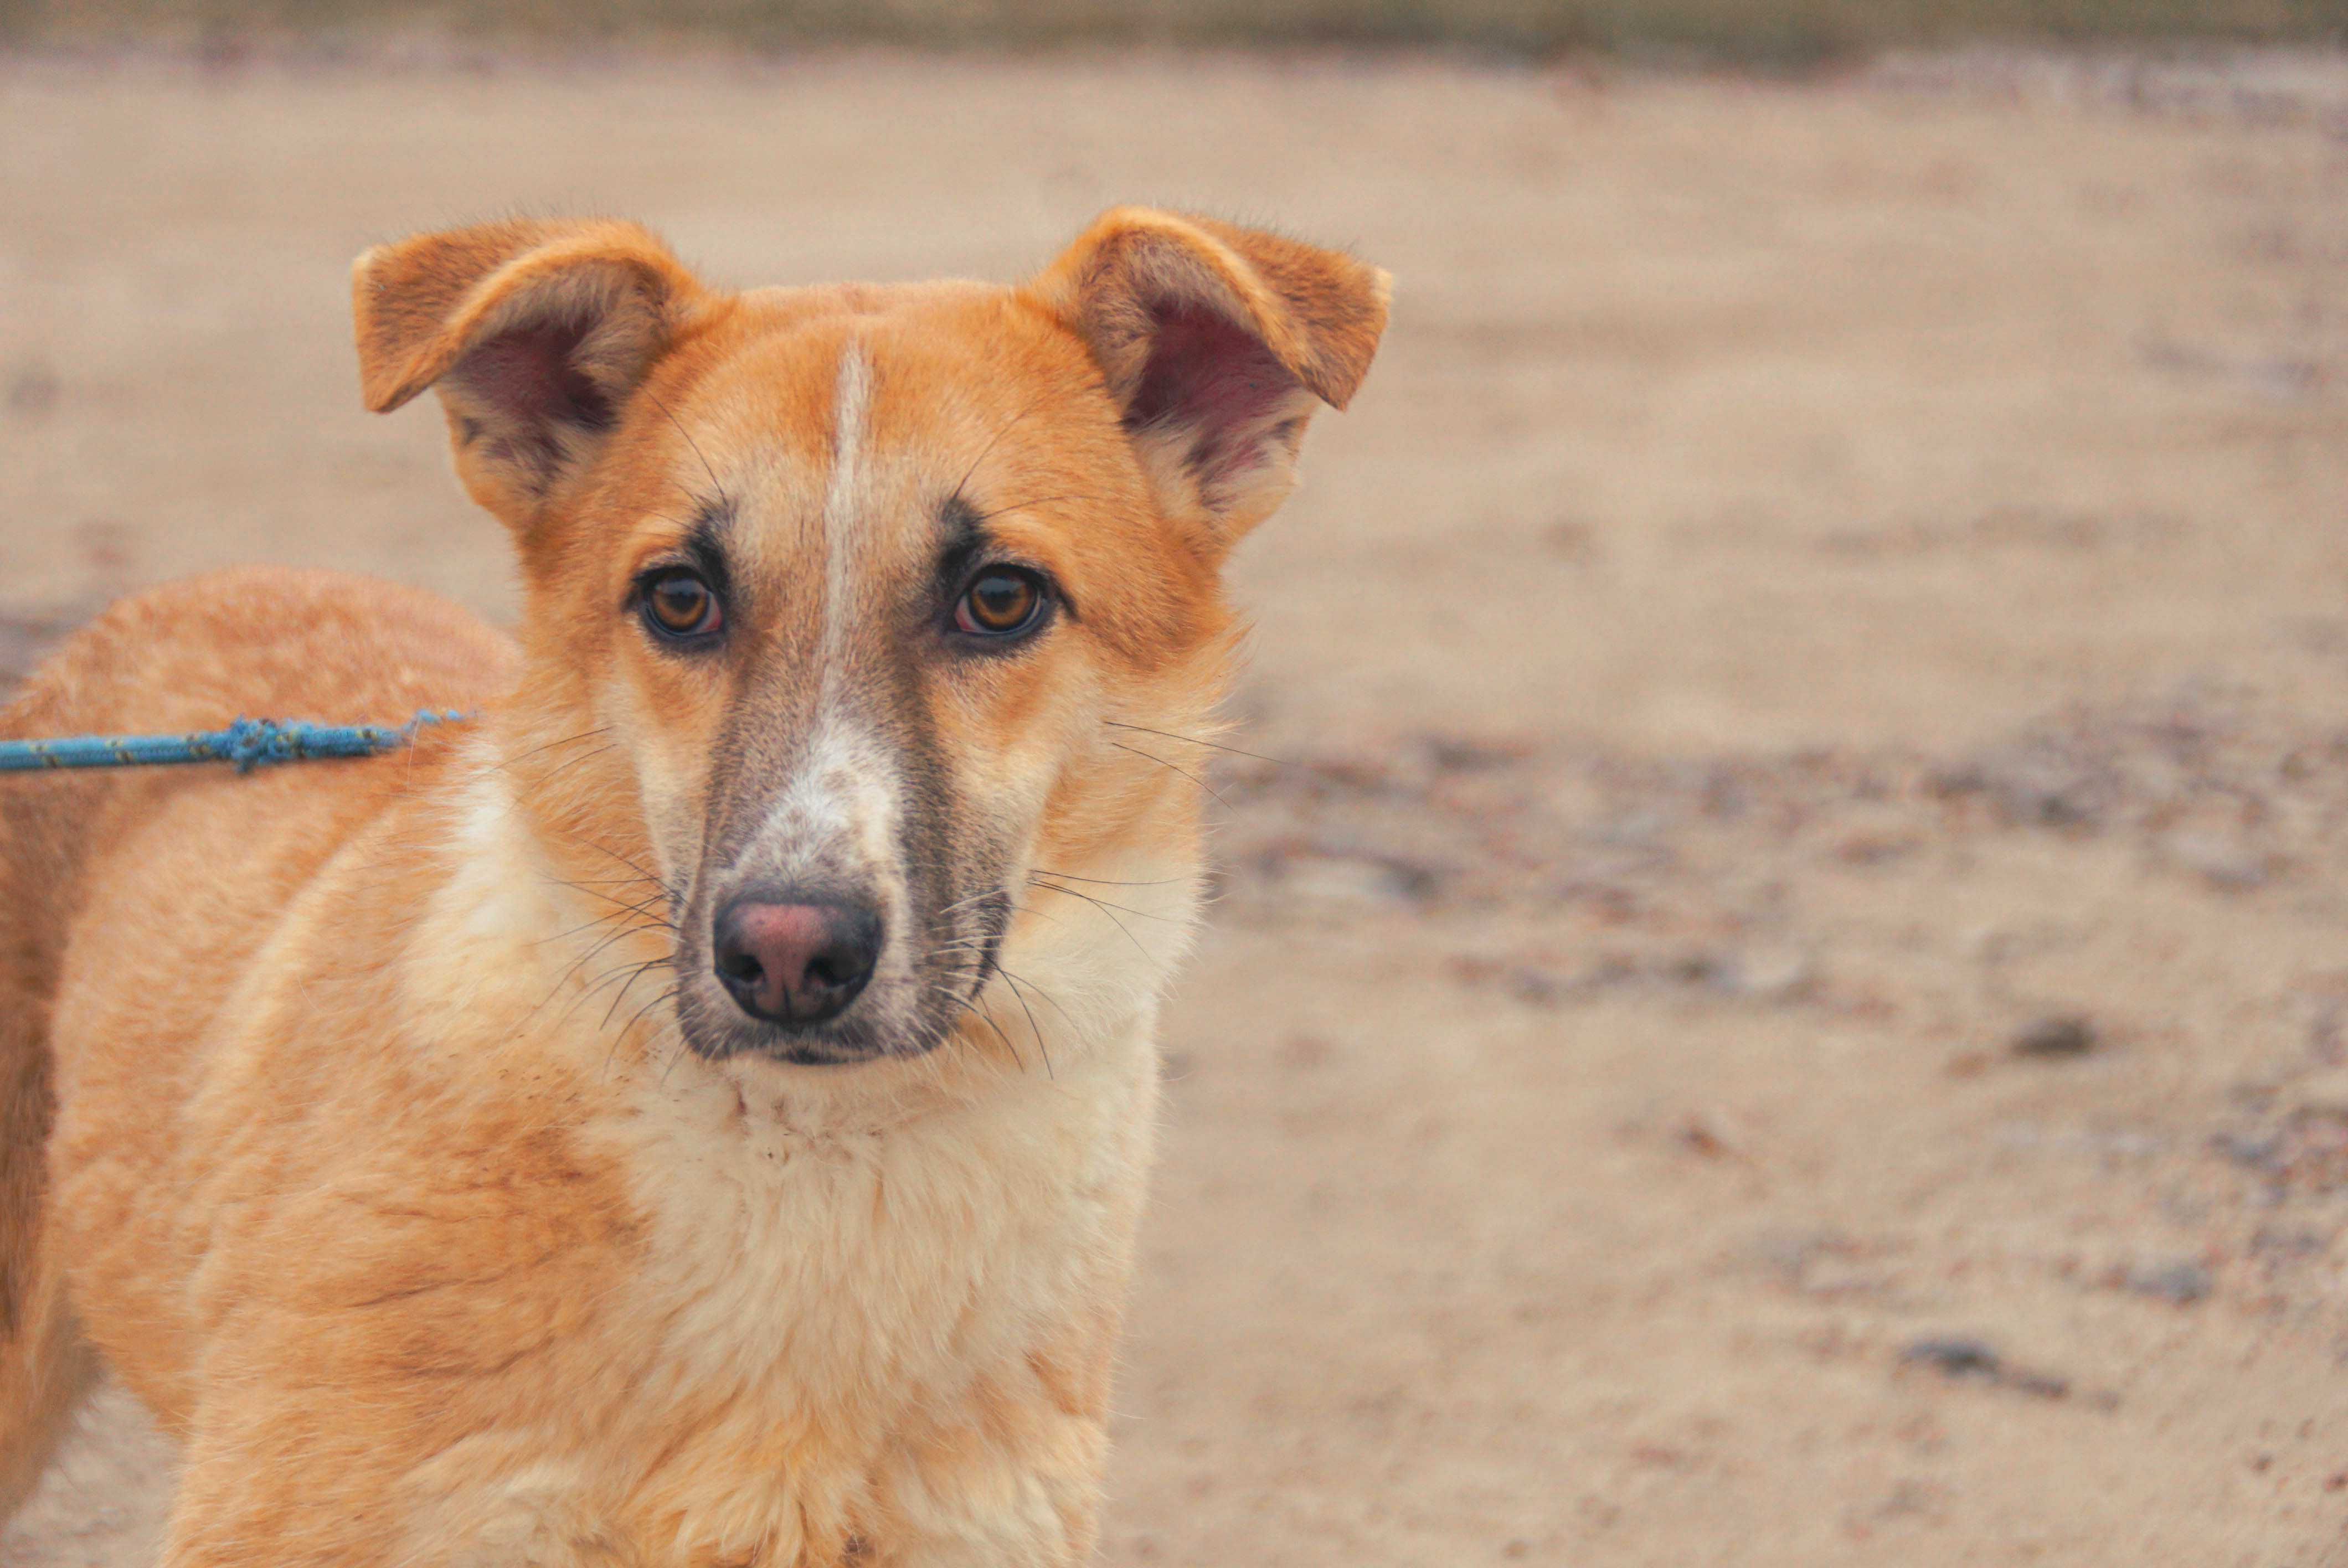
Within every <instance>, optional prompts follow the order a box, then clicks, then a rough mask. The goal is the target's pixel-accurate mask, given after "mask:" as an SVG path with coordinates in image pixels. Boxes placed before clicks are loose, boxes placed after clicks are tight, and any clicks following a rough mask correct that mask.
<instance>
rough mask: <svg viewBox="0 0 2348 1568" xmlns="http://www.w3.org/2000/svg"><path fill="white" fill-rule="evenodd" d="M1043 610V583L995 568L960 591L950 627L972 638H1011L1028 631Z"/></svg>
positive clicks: (1019, 573)
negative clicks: (966, 633)
mask: <svg viewBox="0 0 2348 1568" xmlns="http://www.w3.org/2000/svg"><path fill="white" fill-rule="evenodd" d="M1043 610H1044V588H1043V584H1042V583H1041V582H1040V581H1038V580H1037V579H1036V578H1035V575H1034V574H1033V573H1030V572H1024V571H1013V570H1011V569H1008V568H1004V567H997V568H995V569H993V570H990V571H984V572H981V573H980V574H979V576H978V578H977V579H976V580H975V581H973V583H972V584H971V585H970V587H968V588H967V589H963V596H962V602H961V603H959V604H957V605H955V606H954V626H955V628H956V630H961V631H965V632H968V633H970V634H971V635H973V636H974V637H1014V636H1017V635H1018V634H1019V633H1020V632H1023V631H1025V630H1029V629H1030V628H1032V627H1033V626H1034V625H1035V623H1036V621H1037V620H1039V619H1040V618H1041V616H1042V614H1043Z"/></svg>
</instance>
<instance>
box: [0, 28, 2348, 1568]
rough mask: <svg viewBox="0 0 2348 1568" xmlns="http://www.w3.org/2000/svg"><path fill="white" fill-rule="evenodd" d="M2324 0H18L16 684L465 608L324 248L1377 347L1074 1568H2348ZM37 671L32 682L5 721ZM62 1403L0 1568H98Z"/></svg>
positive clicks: (140, 1436)
mask: <svg viewBox="0 0 2348 1568" xmlns="http://www.w3.org/2000/svg"><path fill="white" fill-rule="evenodd" d="M2343 38H2348V4H2343V0H2199V3H2194V0H2044V3H2037V4H2033V3H2026V0H1614V3H1601V0H1586V3H1578V0H1246V3H1242V0H1146V3H1144V4H1138V5H1127V6H1118V7H1114V8H1112V7H1107V6H1102V5H1085V4H1079V3H1078V0H889V3H883V4H877V5H854V4H850V3H849V0H808V3H804V4H790V3H776V4H757V3H754V0H738V3H736V0H675V3H674V4H666V5H629V4H623V3H622V0H570V3H562V0H522V3H520V4H514V5H492V4H489V0H455V3H452V4H448V5H406V4H400V3H397V0H317V3H314V4H301V3H297V0H70V3H67V0H0V210H5V212H6V213H7V215H8V216H7V220H6V222H5V224H0V671H14V670H21V668H22V667H23V666H24V663H25V661H26V660H28V659H30V658H32V657H33V656H35V654H36V651H37V650H38V649H39V648H40V647H41V646H43V645H45V644H46V642H47V641H51V640H53V639H54V638H55V637H56V636H57V635H59V634H60V633H61V632H62V631H63V630H66V629H67V628H69V627H70V626H71V625H73V624H74V623H75V622H76V621H77V620H79V619H80V618H82V617H84V616H86V615H87V614H88V613H89V612H90V611H91V610H92V609H93V608H94V607H95V606H97V605H98V604H99V603H101V602H103V601H104V600H106V599H107V598H108V597H109V596H111V595H114V594H117V593H119V592H122V591H125V590H127V589H133V588H137V587H139V586H143V585H145V584H148V583H150V582H153V581H156V580H159V579H165V578H169V577H172V576H177V575H180V574H182V573H186V572H190V571H194V570H198V569H204V568H208V567H211V566H215V565H220V564H224V563H228V562H232V561H240V560H251V559H272V560H283V561H295V562H304V563H319V564H332V565H336V566H343V567H348V568H352V569H359V570H364V571H369V572H376V573H380V574H383V575H386V576H389V577H394V578H397V579H403V580H406V581H409V582H414V583H417V584H421V585H423V586H425V587H428V588H431V589H437V590H438V591H440V592H443V593H446V594H448V595H451V596H453V597H455V598H457V599H458V600H463V601H464V602H466V603H468V604H470V605H473V606H475V607H477V608H479V610H482V611H484V612H485V613H487V614H489V615H490V616H492V617H496V618H499V619H510V616H511V613H512V606H513V597H512V574H511V570H510V564H509V561H508V559H507V555H506V550H505V546H504V542H503V539H502V537H501V535H500V533H499V529H498V528H497V527H496V526H495V525H494V524H493V523H491V522H489V520H488V519H487V518H484V517H482V516H479V514H477V513H475V512H473V511H472V510H471V509H470V508H469V506H468V505H467V504H466V503H465V501H464V500H463V498H462V497H461V496H460V495H459V493H458V489H457V487H456V486H455V484H454V482H453V481H452V479H451V478H450V477H449V475H448V463H447V459H446V456H444V446H443V437H442V434H441V431H440V427H439V421H438V417H437V415H434V414H433V413H432V412H431V411H429V410H428V409H415V410H410V411H408V412H407V413H404V414H402V415H397V416H395V417H392V418H388V419H375V418H370V417H369V416H367V415H364V414H363V413H362V412H361V411H360V408H359V404H358V396H357V386H356V375H355V367H354V364H353V362H352V355H351V351H350V347H349V327H348V323H347V319H346V312H347V281H346V280H347V271H346V269H347V266H348V262H349V261H350V259H351V257H352V256H353V255H354V254H355V253H356V252H357V251H359V250H361V249H362V248H363V247H365V246H366V245H368V244H370V243H373V242H375V241H379V240H383V239H386V238H390V237H393V236H396V235H398V234H400V233H403V232H406V231H411V230H415V229H419V228H428V227H435V226H442V225H447V224H451V223H456V222H461V221H466V220H473V219H477V218H481V217H485V216H490V215H496V214H499V213H505V212H510V211H514V210H526V211H531V212H559V211H572V210H594V211H607V212H616V213H623V214H627V215H631V216H635V217H640V218H642V219H644V220H647V221H649V222H651V223H652V224H654V226H655V227H657V228H659V229H660V230H662V231H664V232H665V233H666V234H667V235H668V236H669V238H670V239H671V240H672V241H674V242H675V245H676V246H677V248H678V249H679V251H681V252H682V253H683V254H684V255H685V257H686V258H687V259H688V260H690V261H693V262H694V263H695V264H696V265H697V266H699V267H701V268H702V269H704V270H705V272H706V273H707V274H708V275H710V276H711V277H713V278H715V279H716V280H718V281H720V282H729V283H738V284H753V283H766V282H811V281H819V280H829V279H836V278H840V277H866V278H877V279H896V278H911V277H921V276H927V275H932V274H936V273H941V272H948V273H962V274H969V275H975V276H981V277H989V278H1001V279H1009V278H1014V277H1017V276H1020V275H1022V274H1023V273H1025V272H1028V271H1030V270H1032V269H1034V268H1035V267H1037V266H1040V265H1041V264H1042V263H1043V262H1045V261H1046V260H1048V259H1049V258H1050V257H1051V256H1052V254H1053V253H1054V252H1055V251H1056V250H1057V248H1058V247H1059V246H1060V245H1062V244H1064V243H1065V242H1066V241H1067V240H1068V239H1069V238H1071V237H1072V236H1073V235H1074V234H1075V233H1076V231H1077V230H1078V229H1079V228H1080V227H1081V226H1082V225H1083V224H1084V222H1085V221H1086V220H1087V219H1088V218H1089V217H1091V216H1092V214H1093V213H1094V212H1096V211H1097V210H1099V209H1101V208H1103V207H1105V206H1107V205H1110V204H1112V203H1115V202H1120V201H1136V200H1138V201H1149V202H1156V203H1160V204H1165V205H1172V206H1180V207H1190V208H1196V209H1200V210H1206V211H1210V212H1213V213H1218V214H1222V215H1226V216H1231V217H1236V218H1240V219H1242V220H1257V221H1264V222H1269V223H1273V224H1276V225H1279V226H1281V227H1282V228H1285V229H1287V230H1289V231H1293V232H1295V233H1298V234H1300V235H1302V236H1304V237H1308V238H1312V239H1315V240H1319V241H1324V242H1329V243H1334V244H1339V245H1344V246H1349V247H1352V248H1354V249H1356V250H1357V251H1359V252H1360V253H1362V254H1364V255H1365V256H1367V257H1369V258H1370V259H1372V260H1375V261H1378V262H1379V263H1381V264H1383V265H1385V266H1386V267H1388V268H1390V269H1391V270H1392V271H1393V272H1395V275H1396V279H1397V293H1396V307H1395V321H1394V327H1393V331H1392V333H1391V335H1390V336H1389V338H1388V340H1387V343H1386V345H1385V350H1384V352H1383V353H1382V354H1381V356H1380V359H1379V362H1378V365H1377V368H1376V369H1375V372H1374V373H1373V374H1372V376H1371V379H1370V381H1369V384H1368V385H1367V387H1366V389H1365V392H1364V393H1363V395H1362V396H1361V397H1360V399H1359V400H1358V402H1357V403H1356V404H1355V405H1354V408H1353V410H1352V411H1350V412H1349V413H1347V414H1345V415H1342V416H1334V415H1324V416H1323V419H1321V420H1320V421H1319V422H1318V423H1317V425H1316V426H1315V428H1314V431H1313V436H1312V437H1311V439H1310V440H1309V442H1308V444H1307V451H1306V456H1305V466H1304V471H1305V487H1304V489H1303V492H1302V493H1301V495H1300V496H1299V497H1298V498H1297V499H1296V500H1295V501H1294V502H1293V503H1292V505H1291V506H1290V507H1289V508H1288V509H1287V511H1286V512H1285V513H1284V514H1283V515H1282V517H1280V518H1277V519H1276V520H1275V521H1274V522H1273V523H1272V524H1271V525H1270V526H1268V527H1267V528H1264V529H1263V530H1262V532H1261V533H1260V534H1259V535H1258V536H1257V537H1256V538H1253V539H1251V541H1250V543H1249V544H1248V546H1247V547H1246V548H1245V550H1244V552H1243V554H1242V557H1241V560H1240V562H1239V565H1238V568H1237V579H1238V580H1237V585H1236V590H1237V592H1238V594H1239V596H1240V598H1241V600H1243V602H1244V603H1245V605H1246V606H1247V607H1248V609H1249V610H1250V612H1251V614H1252V615H1253V616H1254V618H1255V619H1256V620H1257V621H1258V623H1259V628H1260V629H1259V631H1258V633H1257V635H1256V638H1255V641H1254V645H1253V660H1252V663H1251V669H1250V672H1249V675H1248V678H1247V681H1246V683H1245V685H1244V688H1243V690H1242V692H1241V695H1240V698H1239V700H1238V709H1239V714H1240V717H1241V719H1242V720H1243V721H1244V723H1245V726H1246V733H1245V736H1244V737H1243V738H1241V739H1240V740H1239V743H1240V744H1241V745H1243V746H1245V747H1246V748H1247V749H1248V750H1250V751H1251V752H1258V753H1263V755H1264V756H1265V757H1267V758H1278V759H1280V760H1279V761H1278V762H1276V763H1275V762H1270V761H1255V760H1251V759H1248V758H1235V759H1230V760H1229V765H1227V766H1224V767H1222V768H1220V770H1219V775H1220V776H1218V777H1217V778H1216V779H1215V780H1214V784H1215V787H1216V789H1217V791H1218V793H1219V795H1220V804H1219V805H1218V807H1217V811H1218V820H1219V838H1218V845H1219V850H1218V853H1219V856H1220V862H1221V865H1222V866H1223V874H1222V882H1221V888H1220V901H1219V904H1218V906H1217V907H1216V909H1215V910H1214V912H1213V917H1212V924H1213V928H1212V930H1211V932H1210V935H1209V936H1208V938H1207V939H1206V941H1205V943H1204V946H1203V948H1202V950H1201V953H1200V958H1199V960H1198V962H1197V963H1196V964H1195V966H1194V967H1193V968H1192V970H1191V972H1190V974H1189V978H1188V979H1187V980H1186V982H1185V983H1184V984H1183V986H1182V987H1181V989H1180V990H1179V995H1178V997H1177V999H1176V1002H1175V1005H1174V1006H1173V1008H1172V1009H1171V1012H1170V1014H1169V1022H1168V1027H1167V1048H1168V1058H1167V1075H1168V1078H1169V1125H1168V1133H1167V1141H1166V1156H1165V1163H1164V1167H1163V1170H1162V1173H1161V1176H1160V1179H1159V1184H1158V1189H1157V1195H1156V1200H1155V1203H1154V1204H1153V1206H1152V1208H1151V1211H1150V1214H1149V1217H1148V1224H1147V1227H1146V1233H1145V1238H1144V1255H1143V1267H1142V1274H1141V1277H1140V1281H1139V1285H1138V1292H1137V1296H1136V1300H1135V1306H1134V1312H1133V1317H1132V1332H1131V1336H1130V1338H1129V1341H1128V1346H1127V1352H1126V1358H1125V1368H1124V1372H1123V1381H1122V1391H1121V1395H1120V1400H1119V1409H1120V1411H1121V1415H1120V1419H1119V1430H1118V1447H1117V1456H1116V1460H1115V1466H1114V1470H1113V1473H1112V1476H1111V1487H1112V1500H1111V1504H1110V1508H1109V1512H1108V1515H1107V1533H1106V1538H1105V1542H1104V1546H1103V1549H1102V1553H1101V1560H1102V1562H1103V1563H1105V1564H1109V1565H1113V1568H1142V1565H1151V1564H1167V1565H1204V1564H1220V1563H1252V1564H1265V1565H1272V1568H1284V1565H1289V1564H1295V1565H1299V1568H1340V1565H1344V1568H1369V1565H1381V1568H1383V1565H1394V1568H1404V1565H1420V1564H1437V1563H1440V1564H1446V1565H1449V1564H1468V1563H1550V1564H1567V1563H1621V1564H1641V1563H1653V1564H1675V1565H1676V1564H1687V1563H1743V1564H1753V1565H1769V1568H1776V1565H1782V1568H1794V1565H1797V1564H1798V1565H1805V1568H1807V1565H1816V1564H1835V1563H1854V1564H1856V1563H1897V1564H1958V1563H1966V1564H1977V1563H2064V1564H2103V1563H2110V1564H2123V1563H2125V1564H2132V1565H2133V1564H2141V1563H2196V1564H2213V1565H2214V1564H2226V1565H2231V1564H2241V1565H2243V1568H2253V1565H2254V1568H2317V1565H2322V1564H2334V1565H2337V1564H2348V1399H2343V1392H2348V528H2343V524H2348V54H2343V52H2342V49H2343ZM7 679H8V676H7V675H6V674H5V673H0V687H5V682H6V680H7ZM170 1464H171V1455H170V1451H169V1450H168V1447H167V1446H166V1445H165V1444H163V1443H162V1442H161V1441H160V1440H158V1439H157V1438H156V1437H155V1435H154V1434H153V1433H152V1432H150V1431H148V1430H145V1429H144V1427H143V1426H142V1424H141V1422H140V1421H139V1419H138V1418H137V1416H136V1414H135V1412H133V1411H131V1410H129V1409H127V1407H126V1406H125V1405H124V1404H123V1403H122V1402H121V1401H120V1400H118V1399H108V1400H107V1401H105V1402H103V1403H102V1404H101V1406H100V1407H99V1408H98V1411H97V1412H96V1414H95V1416H94V1417H93V1419H92V1422H91V1424H90V1428H89V1430H88V1432H87V1434H86V1435H85V1437H84V1439H83V1440H82V1441H81V1442H80V1443H79V1445H78V1447H77V1450H76V1451H75V1453H74V1455H73V1456H72V1459H71V1461H70V1463H69V1464H68V1465H67V1468H66V1469H65V1470H64V1471H62V1472H61V1473H60V1474H59V1475H57V1477H56V1478H54V1480H53V1483H52V1484H51V1486H50V1487H49V1489H48V1490H47V1491H46V1493H45V1494H44V1496H43V1497H42V1499H41V1500H40V1501H39V1503H38V1505H37V1506H36V1509H35V1511H34V1512H33V1513H32V1514H31V1515H29V1516H28V1517H27V1518H26V1520H24V1521H23V1522H20V1524H19V1526H18V1527H17V1529H16V1530H15V1533H14V1534H13V1535H11V1536H9V1537H7V1538H5V1540H0V1562H6V1563H11V1564H22V1565H26V1568H33V1565H39V1568H51V1565H58V1564H68V1563H71V1564H91V1565H99V1564H103V1565H108V1568H112V1565H115V1564H124V1565H128V1564H134V1563H144V1562H146V1561H149V1560H150V1558H151V1552H152V1547H153V1539H154V1535H153V1532H154V1530H155V1524H156V1520H157V1518H158V1517H159V1511H160V1506H161V1501H162V1499H163V1498H164V1497H165V1496H166V1495H167V1490H168V1484H169V1473H170Z"/></svg>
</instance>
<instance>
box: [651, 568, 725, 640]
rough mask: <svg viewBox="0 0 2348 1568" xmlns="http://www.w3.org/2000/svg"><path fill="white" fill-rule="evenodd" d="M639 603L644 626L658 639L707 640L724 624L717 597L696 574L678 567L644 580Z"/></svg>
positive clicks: (723, 615)
mask: <svg viewBox="0 0 2348 1568" xmlns="http://www.w3.org/2000/svg"><path fill="white" fill-rule="evenodd" d="M643 600H644V624H645V625H647V626H649V627H651V628H652V629H653V630H654V632H655V633H657V634H658V635H660V636H662V637H666V638H672V639H682V638H701V637H707V636H709V635H710V634H711V633H713V632H715V631H716V630H717V629H718V628H719V627H721V626H724V625H725V624H726V612H725V610H723V609H722V608H720V607H719V605H718V602H717V595H716V593H714V592H712V591H711V590H710V587H709V585H708V584H707V583H705V582H704V581H702V580H701V576H700V574H699V573H697V572H692V571H687V570H686V569H684V568H682V567H675V568H671V569H669V570H667V571H664V572H659V573H656V574H655V575H654V576H652V577H649V578H646V579H644V594H643Z"/></svg>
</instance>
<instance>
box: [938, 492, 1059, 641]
mask: <svg viewBox="0 0 2348 1568" xmlns="http://www.w3.org/2000/svg"><path fill="white" fill-rule="evenodd" d="M991 515H993V514H983V513H981V512H980V511H979V510H978V509H977V508H976V507H973V506H972V505H971V503H970V502H968V501H966V500H964V499H963V497H960V496H956V497H953V498H952V499H950V500H949V501H947V502H946V504H945V506H944V507H942V509H941V511H940V513H939V516H938V535H939V551H938V593H939V598H940V599H941V600H943V602H944V607H945V620H946V626H945V630H946V633H947V638H948V641H951V642H953V643H954V644H956V645H957V646H959V647H960V648H962V649H963V651H966V652H972V653H1005V652H1009V651H1011V650H1012V649H1014V648H1015V647H1018V646H1019V645H1020V644H1022V643H1025V642H1026V641H1029V640H1031V639H1033V638H1034V637H1035V636H1036V635H1037V634H1038V633H1040V632H1042V631H1043V630H1045V628H1046V627H1048V626H1049V625H1050V624H1051V623H1052V622H1053V620H1056V619H1057V618H1058V617H1059V616H1062V615H1066V616H1069V617H1071V618H1073V617H1074V616H1075V614H1076V606H1075V605H1074V604H1073V603H1071V602H1070V601H1069V600H1068V596H1067V593H1066V590H1065V589H1062V588H1061V587H1060V585H1059V583H1058V582H1057V581H1056V579H1054V578H1053V576H1052V574H1051V573H1050V572H1047V571H1045V570H1044V569H1042V568H1041V567H1037V566H1031V565H1029V564H1027V563H1025V562H1023V561H1015V560H1005V559H1003V555H1002V551H1001V548H1000V547H999V546H998V545H997V544H996V542H995V541H994V538H992V537H990V535H989V533H988V531H987V528H986V518H987V517H988V516H991Z"/></svg>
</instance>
